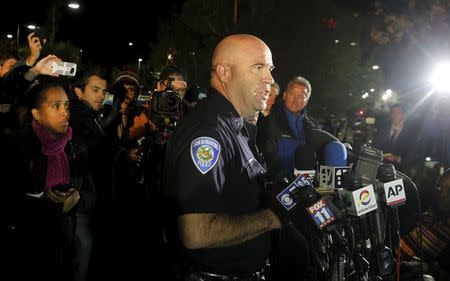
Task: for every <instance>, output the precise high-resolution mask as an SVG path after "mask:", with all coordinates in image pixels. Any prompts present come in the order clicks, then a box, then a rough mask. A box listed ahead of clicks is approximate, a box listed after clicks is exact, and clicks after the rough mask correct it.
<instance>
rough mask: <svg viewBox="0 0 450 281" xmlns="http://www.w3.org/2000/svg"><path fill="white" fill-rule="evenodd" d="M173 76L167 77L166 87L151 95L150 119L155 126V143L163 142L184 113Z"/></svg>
mask: <svg viewBox="0 0 450 281" xmlns="http://www.w3.org/2000/svg"><path fill="white" fill-rule="evenodd" d="M173 81H174V79H173V78H170V77H169V78H168V82H167V85H166V89H165V90H163V91H155V92H153V95H152V102H151V110H150V120H151V121H152V122H153V123H154V124H155V125H156V127H157V135H156V140H155V141H156V143H165V142H167V140H168V139H169V137H170V135H171V134H172V133H173V130H174V128H175V126H176V125H177V122H178V120H179V119H180V118H181V117H182V115H183V113H184V109H183V98H182V97H181V95H179V94H178V92H177V90H175V89H174V87H173V85H172V82H173Z"/></svg>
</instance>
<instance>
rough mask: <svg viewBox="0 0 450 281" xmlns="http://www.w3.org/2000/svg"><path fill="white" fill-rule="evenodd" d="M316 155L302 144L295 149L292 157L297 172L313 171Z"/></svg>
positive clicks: (307, 145) (309, 147)
mask: <svg viewBox="0 0 450 281" xmlns="http://www.w3.org/2000/svg"><path fill="white" fill-rule="evenodd" d="M316 161H317V159H316V153H315V152H314V149H313V147H312V146H311V145H309V144H303V145H300V146H299V147H297V149H296V150H295V156H294V165H295V169H297V170H315V169H316Z"/></svg>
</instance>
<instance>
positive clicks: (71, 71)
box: [52, 61, 77, 76]
mask: <svg viewBox="0 0 450 281" xmlns="http://www.w3.org/2000/svg"><path fill="white" fill-rule="evenodd" d="M52 73H53V74H59V75H64V76H75V74H76V73H77V65H76V64H75V63H73V62H65V61H56V62H53V63H52Z"/></svg>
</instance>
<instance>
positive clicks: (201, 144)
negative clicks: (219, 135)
mask: <svg viewBox="0 0 450 281" xmlns="http://www.w3.org/2000/svg"><path fill="white" fill-rule="evenodd" d="M219 154H220V144H219V142H218V141H216V140H215V139H213V138H210V137H199V138H196V139H194V140H193V141H192V142H191V158H192V161H194V165H195V167H196V168H197V169H198V170H199V171H200V173H202V174H206V173H207V172H208V171H209V170H211V169H212V167H214V165H215V164H216V163H217V160H219Z"/></svg>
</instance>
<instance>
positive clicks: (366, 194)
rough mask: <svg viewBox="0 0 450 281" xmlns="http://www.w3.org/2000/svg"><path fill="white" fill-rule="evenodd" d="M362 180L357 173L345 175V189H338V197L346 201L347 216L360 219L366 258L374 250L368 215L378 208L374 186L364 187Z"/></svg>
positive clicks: (352, 172)
mask: <svg viewBox="0 0 450 281" xmlns="http://www.w3.org/2000/svg"><path fill="white" fill-rule="evenodd" d="M362 183H363V181H362V178H361V176H360V175H359V173H358V172H356V171H351V172H350V173H347V174H345V175H344V188H340V189H338V196H339V198H340V199H342V200H343V201H344V204H345V209H346V211H347V214H349V215H352V216H355V217H358V218H359V220H358V221H359V224H358V226H359V230H360V233H361V238H362V240H363V241H364V247H365V252H366V256H368V255H369V254H370V250H371V248H372V245H371V242H370V223H369V221H368V218H367V216H366V214H367V213H369V212H371V211H374V210H376V209H377V208H378V205H377V198H376V196H375V192H374V188H373V185H367V186H362Z"/></svg>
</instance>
